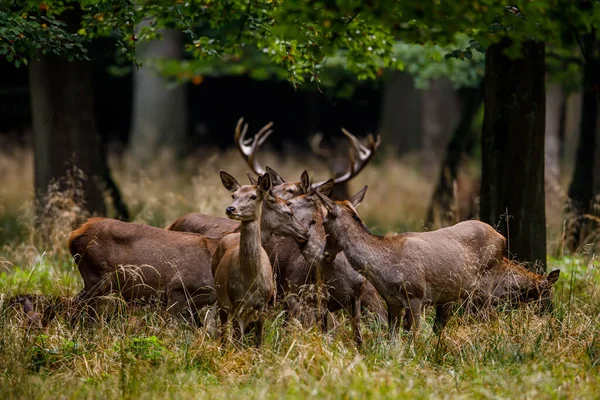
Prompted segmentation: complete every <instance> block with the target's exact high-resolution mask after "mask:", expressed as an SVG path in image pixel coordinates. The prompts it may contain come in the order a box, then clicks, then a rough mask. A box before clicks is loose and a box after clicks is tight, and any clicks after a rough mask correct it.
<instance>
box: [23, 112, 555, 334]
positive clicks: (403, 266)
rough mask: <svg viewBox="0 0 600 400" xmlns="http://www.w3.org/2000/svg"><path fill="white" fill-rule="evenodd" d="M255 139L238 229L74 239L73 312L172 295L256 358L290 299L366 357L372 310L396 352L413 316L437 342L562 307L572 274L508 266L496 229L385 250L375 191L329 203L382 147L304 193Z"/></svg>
mask: <svg viewBox="0 0 600 400" xmlns="http://www.w3.org/2000/svg"><path fill="white" fill-rule="evenodd" d="M242 125H243V119H240V120H239V121H238V123H237V126H236V130H235V139H236V144H237V146H238V148H239V150H240V152H241V153H242V155H243V156H244V158H245V160H246V162H247V163H248V165H249V166H250V167H251V168H252V169H253V171H254V172H255V173H256V174H258V178H257V179H255V178H253V177H252V176H250V175H248V177H249V179H250V184H248V185H241V184H240V183H238V181H237V180H236V179H235V178H234V177H233V176H231V175H229V174H228V173H226V172H224V171H221V181H222V183H223V185H224V186H225V188H226V189H227V190H228V191H230V192H231V193H232V202H231V204H230V205H229V206H227V207H226V209H225V214H226V215H227V217H228V218H221V217H214V216H209V215H203V214H198V213H192V214H187V215H184V216H182V217H180V218H178V219H177V220H176V221H174V222H173V223H172V224H171V225H170V226H168V227H167V228H166V229H160V228H155V227H151V226H146V225H142V224H135V223H127V222H121V221H117V220H112V219H105V218H92V219H90V220H88V221H87V222H86V223H84V224H83V225H82V226H81V227H80V228H79V229H77V230H75V231H73V232H72V233H71V234H70V237H69V249H70V252H71V254H72V255H73V256H74V258H75V261H76V262H77V265H78V268H79V272H80V273H81V276H82V278H83V282H84V289H83V290H82V292H81V293H80V294H79V295H78V296H77V297H76V298H75V300H74V304H77V305H78V307H79V306H83V305H86V306H88V307H87V309H88V310H89V313H90V314H92V315H94V310H95V308H96V305H97V303H98V301H99V300H100V299H101V298H102V297H103V296H104V295H106V294H108V293H110V292H118V293H120V294H121V295H122V296H123V297H124V299H125V300H127V301H133V300H136V299H147V298H150V297H152V296H156V295H159V296H160V298H161V299H162V300H163V301H164V302H165V303H166V306H167V308H168V309H169V310H170V312H171V313H172V314H173V315H181V314H182V313H190V312H191V313H192V314H193V315H196V314H197V313H198V312H199V310H200V309H201V308H203V307H205V306H209V305H211V304H213V303H215V302H216V303H217V305H218V310H219V319H220V322H221V332H222V333H221V334H222V335H224V334H225V333H226V330H227V327H228V322H229V320H231V321H232V322H233V331H234V334H233V336H234V338H235V339H237V340H238V341H241V340H242V338H243V336H244V332H249V331H251V330H254V334H255V344H256V345H257V346H260V344H261V341H262V331H263V324H264V315H265V309H266V308H267V307H269V306H270V305H271V304H272V303H273V300H274V297H275V296H274V294H275V293H277V294H278V295H281V296H282V297H283V299H284V301H283V303H284V305H285V308H286V310H287V311H288V316H289V317H293V318H296V319H298V320H300V321H301V322H302V323H303V324H314V323H316V322H317V321H320V323H321V324H322V328H323V329H327V314H326V312H325V310H328V311H336V310H338V309H345V310H347V311H348V312H349V313H350V315H351V323H352V328H353V333H354V338H355V341H356V343H357V344H358V345H360V344H361V342H362V339H361V329H360V320H361V309H362V308H365V309H368V310H370V311H372V312H374V313H376V315H377V316H378V317H379V318H381V319H382V320H384V319H385V318H387V322H388V324H389V333H390V337H391V338H393V337H395V335H396V331H397V325H398V321H399V318H400V317H401V314H402V311H404V320H403V322H404V323H403V326H404V329H406V330H410V329H411V328H413V329H414V330H415V331H416V330H417V329H418V328H419V322H420V318H421V312H422V310H423V308H424V307H425V306H426V305H432V306H434V307H435V311H436V314H435V321H434V330H435V331H436V332H440V331H441V329H442V328H443V327H444V326H445V324H446V322H447V320H448V318H449V316H450V313H451V311H452V308H453V306H454V305H456V304H458V303H463V302H465V301H468V302H467V303H465V304H468V305H469V307H474V309H475V310H484V309H486V308H487V307H490V306H492V305H494V304H497V303H498V302H508V303H511V304H516V303H525V302H529V301H534V300H535V301H539V302H540V304H541V305H542V306H543V308H546V309H548V308H550V307H551V304H552V303H551V294H552V286H553V284H554V283H555V282H556V280H557V279H558V277H559V272H560V271H559V270H554V271H552V272H550V274H548V275H547V276H542V275H538V274H535V273H533V272H530V271H529V270H527V269H525V268H523V267H522V266H520V265H518V264H517V263H514V262H511V261H509V260H508V259H507V258H506V255H507V250H506V240H505V238H504V237H503V236H502V235H500V234H499V233H498V232H496V231H495V230H494V228H492V227H491V226H489V225H487V224H485V223H482V222H479V221H466V222H461V223H458V224H456V225H454V226H451V227H448V228H443V229H439V230H436V231H431V232H420V233H412V232H410V233H403V234H399V235H395V236H385V237H382V236H376V235H374V234H372V233H371V232H370V231H369V229H368V228H367V227H366V226H365V224H364V223H363V222H362V220H361V219H360V217H359V216H358V214H357V211H356V207H357V206H358V205H359V204H360V203H361V202H362V201H363V199H364V196H365V194H366V191H367V187H366V186H365V187H364V188H363V189H362V190H360V191H359V192H358V193H356V194H355V195H354V196H352V197H351V198H350V199H348V200H337V201H336V200H332V199H331V198H330V197H328V195H329V194H330V192H331V191H332V189H333V187H334V185H336V184H337V185H339V184H343V183H345V182H347V181H348V180H350V179H351V178H353V177H354V176H356V175H357V174H358V173H359V172H360V171H361V170H362V169H363V168H364V167H365V165H367V163H368V162H369V160H370V159H371V158H372V157H373V155H374V154H375V152H376V151H377V149H378V147H379V144H380V140H379V137H377V139H376V140H375V139H374V138H373V137H372V136H369V138H368V144H367V145H365V144H363V143H362V142H361V141H360V140H358V139H357V138H356V137H354V136H353V135H351V134H350V133H349V132H347V131H344V134H345V135H346V136H347V137H348V138H349V139H350V144H351V146H350V151H349V159H350V163H349V168H348V170H347V172H345V173H343V174H340V175H339V176H337V177H336V178H334V179H329V180H328V181H325V182H319V183H312V184H311V182H310V179H309V176H308V173H307V172H306V171H304V172H303V173H302V176H301V179H300V181H299V182H288V181H286V180H284V179H283V178H282V177H281V176H280V175H279V174H277V173H276V172H275V171H274V170H272V169H270V168H269V167H267V168H266V170H264V169H263V168H262V167H261V166H260V165H259V164H258V163H257V162H256V159H255V155H256V151H257V149H258V148H259V147H260V145H261V144H262V143H263V142H264V141H265V140H266V139H267V137H268V136H269V134H270V133H271V132H272V131H271V124H268V125H266V126H265V127H263V128H262V129H261V130H260V131H259V132H258V133H257V134H256V135H255V136H254V137H253V138H248V139H247V138H246V133H247V130H248V125H247V124H245V125H244V126H243V128H242ZM390 212H393V210H390ZM307 284H311V285H310V286H305V285H307ZM307 287H308V288H315V287H316V288H322V289H323V291H324V292H325V294H324V295H323V296H313V297H314V298H316V300H312V301H309V302H308V304H307V302H306V301H304V302H303V301H301V297H302V296H301V292H302V291H303V290H305V289H306V288H307ZM316 292H319V290H316ZM382 299H383V301H382ZM23 306H24V309H25V308H26V307H25V304H23ZM386 308H387V310H386ZM27 311H28V310H26V312H27ZM30 311H31V304H30V303H29V312H30Z"/></svg>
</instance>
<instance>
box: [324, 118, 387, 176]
mask: <svg viewBox="0 0 600 400" xmlns="http://www.w3.org/2000/svg"><path fill="white" fill-rule="evenodd" d="M342 132H343V133H344V135H346V137H347V138H348V139H350V143H351V145H352V146H351V148H350V150H349V152H348V157H349V158H350V167H349V168H348V171H346V172H345V173H344V174H342V175H340V176H338V177H337V178H335V179H334V182H335V183H336V184H339V183H344V182H347V181H349V180H350V179H352V178H354V177H355V176H356V175H358V173H359V172H360V171H362V170H363V168H365V167H366V166H367V164H368V163H369V161H370V160H371V158H373V156H374V155H375V153H376V152H377V149H378V148H379V145H380V144H381V136H380V135H377V137H376V138H373V135H371V134H369V136H368V137H367V145H366V146H365V145H364V144H362V143H361V141H360V140H359V139H358V138H357V137H356V136H354V135H353V134H351V133H350V132H348V131H347V130H346V129H345V128H342ZM323 183H324V182H318V183H313V185H312V187H317V186H320V185H321V184H323Z"/></svg>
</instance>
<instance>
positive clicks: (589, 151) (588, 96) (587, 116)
mask: <svg viewBox="0 0 600 400" xmlns="http://www.w3.org/2000/svg"><path fill="white" fill-rule="evenodd" d="M582 43H583V49H584V51H585V53H586V60H585V65H584V67H583V99H582V103H581V125H580V128H579V143H578V145H577V156H576V157H575V169H574V171H573V178H572V180H571V185H570V186H569V205H568V207H567V209H568V213H569V218H568V220H569V223H568V226H567V234H566V237H565V240H566V245H567V248H568V249H569V250H570V251H571V252H574V251H576V250H577V249H579V248H580V247H581V246H582V245H584V244H585V236H586V233H585V229H584V224H585V220H584V215H585V214H586V213H587V212H589V210H590V203H591V201H592V198H593V196H594V156H595V155H596V123H597V120H598V90H599V89H598V88H599V85H600V71H598V69H599V68H600V59H598V57H597V56H596V55H595V54H596V53H595V38H594V32H593V31H592V32H591V33H590V34H587V35H584V36H583V37H582Z"/></svg>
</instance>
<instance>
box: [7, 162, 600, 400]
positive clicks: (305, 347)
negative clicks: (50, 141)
mask: <svg viewBox="0 0 600 400" xmlns="http://www.w3.org/2000/svg"><path fill="white" fill-rule="evenodd" d="M28 154H29V153H28V152H26V151H24V152H23V153H22V154H21V155H20V156H21V157H25V158H24V159H27V157H30V155H28ZM30 160H31V159H30V158H29V161H30ZM266 160H267V161H265V164H268V165H277V167H278V168H277V170H278V171H279V172H280V173H281V174H282V175H283V176H284V177H288V179H293V178H294V177H297V176H299V175H300V172H301V169H300V167H299V165H298V164H297V163H296V162H294V161H288V162H286V163H283V164H282V163H281V162H277V161H276V160H275V159H274V158H273V157H272V156H269V155H267V156H266ZM118 161H119V160H112V162H113V168H114V170H115V176H116V178H117V180H118V182H119V184H120V186H121V188H122V189H123V194H124V196H125V199H126V201H127V204H128V205H129V206H130V207H131V210H132V212H133V214H134V215H135V219H136V221H138V222H146V223H151V224H153V225H156V226H165V225H166V224H167V223H169V222H170V221H171V220H173V219H174V218H176V217H177V216H179V215H181V214H183V213H185V212H189V211H200V212H206V213H211V214H214V215H220V214H222V208H223V207H224V206H225V205H226V204H227V202H228V197H227V196H228V193H227V192H226V191H225V190H224V189H223V188H222V187H221V185H220V183H219V181H218V177H217V176H218V174H217V172H218V169H219V168H223V169H225V170H227V171H228V172H231V173H232V174H234V176H238V177H240V181H241V180H242V179H241V177H242V176H244V175H243V174H244V173H245V166H243V165H242V164H241V163H240V161H239V160H238V156H237V155H236V154H233V153H228V154H225V155H222V156H221V157H220V158H214V159H209V160H205V161H203V162H202V163H196V162H194V160H188V161H186V162H185V163H184V165H183V166H182V167H181V168H180V169H179V170H177V171H175V170H170V169H168V168H164V166H165V165H168V160H162V161H159V162H157V163H156V165H155V166H153V167H152V168H154V169H151V170H147V171H145V172H144V173H143V174H138V173H135V174H134V173H131V172H128V171H131V169H128V168H126V167H123V166H122V165H121V164H120V163H119V162H118ZM12 163H16V159H12ZM12 165H14V164H11V158H10V157H8V156H4V157H0V181H2V182H3V186H2V188H0V227H1V230H0V239H1V240H0V398H7V399H10V398H28V399H38V398H39V399H42V398H52V399H54V398H102V399H106V398H136V399H137V398H141V399H145V398H177V399H186V398H199V397H201V398H260V399H263V398H282V397H285V398H307V397H311V398H313V397H318V398H349V399H350V398H394V399H396V398H427V399H429V398H532V399H533V398H536V399H537V398H584V399H585V398H597V393H600V381H599V377H600V337H599V336H600V335H599V334H600V321H599V315H600V295H599V292H600V285H599V282H598V280H599V279H600V273H599V272H598V267H599V265H600V264H599V263H598V261H597V260H596V259H595V257H594V256H593V255H591V254H583V255H578V256H569V257H564V258H560V259H554V258H551V259H549V261H548V263H549V269H551V268H561V278H560V279H559V281H558V283H557V287H556V291H555V305H556V307H555V311H554V313H553V315H545V316H538V315H536V314H535V313H534V312H533V310H532V309H529V308H524V309H520V310H516V311H499V312H497V313H496V315H493V316H492V317H491V318H490V319H489V320H488V321H478V320H471V319H469V318H468V317H467V316H462V315H456V316H455V317H453V318H452V319H451V321H450V323H449V325H448V326H447V329H446V330H445V331H444V334H443V335H442V336H441V337H437V336H435V335H434V334H433V332H432V329H431V325H432V321H431V320H432V315H431V313H430V312H428V313H427V314H426V316H427V320H426V321H425V323H424V324H423V329H422V330H421V331H420V332H419V334H418V336H417V337H416V338H414V337H413V336H412V335H406V334H404V335H401V336H400V338H399V339H398V340H397V342H395V343H390V342H389V341H388V340H387V338H386V334H385V330H386V327H385V326H382V325H380V324H379V323H378V322H377V321H376V319H375V318H372V317H371V316H367V317H366V318H365V322H364V325H363V336H364V347H363V349H360V350H359V349H357V348H356V347H355V346H354V343H353V337H352V333H351V330H350V324H349V321H348V318H347V316H345V315H343V314H338V315H336V316H334V319H335V321H336V323H335V324H334V327H333V329H332V330H331V332H329V333H327V334H322V333H321V332H320V331H319V330H318V329H316V328H313V329H302V328H299V327H297V326H296V325H294V324H285V323H284V320H283V314H282V312H281V309H280V308H279V307H277V308H275V309H273V310H270V311H269V317H268V319H267V323H266V332H265V343H264V346H263V348H261V349H260V350H256V349H252V348H246V347H244V348H236V347H234V346H232V345H230V346H220V345H219V343H218V342H217V341H215V340H214V339H213V338H212V337H211V336H210V335H208V334H207V333H206V332H205V331H204V330H203V329H201V328H196V327H193V326H191V325H189V324H186V323H183V322H180V321H177V320H174V319H171V318H170V317H169V316H168V314H167V313H166V312H165V311H164V310H161V309H156V308H150V307H142V306H137V307H134V308H125V307H123V305H122V303H121V302H120V301H119V300H118V299H112V300H111V301H109V303H110V304H112V305H114V307H113V310H112V311H110V312H109V311H107V312H105V313H104V314H103V315H102V317H101V318H100V321H99V322H98V323H96V324H74V325H71V324H70V322H69V321H68V320H67V318H66V317H64V316H61V315H59V317H58V318H56V319H55V320H53V321H52V323H51V324H50V325H49V326H48V327H46V328H44V329H38V328H34V327H28V326H27V324H26V323H25V322H26V316H25V315H24V314H23V313H22V311H21V310H20V309H16V308H14V307H11V306H9V304H8V300H9V299H10V298H11V297H12V296H14V295H17V294H20V293H31V294H36V295H40V298H39V299H37V301H38V304H37V305H36V308H38V309H40V308H39V307H40V304H42V303H43V302H45V301H50V300H49V299H57V298H60V297H65V296H66V297H69V296H73V295H75V294H77V292H78V291H79V290H80V289H81V287H82V282H81V278H80V277H79V274H78V272H77V270H76V268H75V267H74V265H73V262H72V261H71V259H70V255H69V254H68V251H67V249H66V243H65V242H66V236H67V235H68V232H69V231H70V229H71V224H73V223H74V221H75V220H76V219H77V217H78V216H77V215H76V214H77V212H74V211H73V210H72V209H71V208H70V207H72V203H70V202H69V199H68V196H64V195H62V194H55V197H54V198H53V199H54V203H53V207H54V208H53V212H52V214H51V215H52V218H49V219H48V221H46V222H45V224H46V225H44V226H43V227H42V228H41V229H42V230H44V234H45V235H44V236H45V237H47V239H46V240H45V241H41V240H39V238H38V236H39V235H38V233H39V231H37V230H36V229H34V228H33V224H32V221H33V219H32V218H33V217H32V214H33V213H32V203H31V197H32V196H31V193H32V189H31V187H32V184H31V181H32V178H31V177H32V171H31V169H30V167H25V168H23V167H19V168H16V167H14V166H12ZM309 165H310V170H311V171H319V170H320V169H321V168H322V166H320V165H319V164H317V163H316V162H310V163H309ZM319 178H325V176H322V177H319ZM5 182H6V185H4V183H5ZM367 182H368V183H369V192H368V193H367V198H366V201H365V203H364V204H363V205H361V208H362V211H361V214H362V215H363V216H364V217H365V220H367V221H368V223H369V224H370V225H371V226H375V227H376V228H377V230H378V231H380V232H387V231H392V230H397V229H398V227H403V228H402V229H404V227H405V228H406V229H415V230H419V227H420V226H422V216H423V215H424V213H425V207H426V205H427V204H426V203H427V202H424V201H423V199H424V198H427V199H428V198H429V195H430V193H431V190H432V188H431V187H430V186H429V183H427V184H426V183H424V182H427V181H426V180H424V179H423V177H422V176H420V175H419V174H418V173H417V172H415V171H414V170H412V169H411V168H410V167H408V166H406V165H405V164H402V163H400V162H398V161H394V160H383V161H382V162H381V163H380V164H379V165H377V166H373V167H370V168H367V169H366V170H365V171H364V172H363V174H361V176H359V177H358V179H357V180H356V182H353V184H352V186H353V188H354V189H355V190H356V189H358V188H360V187H362V185H363V184H365V183H367ZM390 193H394V196H390V195H389V194H390ZM61 196H63V197H61ZM369 199H370V200H369ZM559 226H560V224H559ZM54 301H56V300H54ZM115 309H116V311H115Z"/></svg>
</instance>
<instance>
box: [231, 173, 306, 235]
mask: <svg viewBox="0 0 600 400" xmlns="http://www.w3.org/2000/svg"><path fill="white" fill-rule="evenodd" d="M249 178H250V182H251V185H244V186H242V185H240V184H239V183H238V182H237V181H236V179H235V178H234V177H233V176H231V175H229V174H228V173H227V172H224V171H221V181H222V183H223V186H225V188H226V189H227V190H229V191H230V192H233V194H232V196H231V197H232V198H233V203H231V205H230V206H228V207H227V208H226V210H225V213H226V214H227V216H228V217H229V218H231V219H237V220H239V221H254V220H256V218H258V217H259V215H260V216H262V219H261V224H262V229H263V230H264V231H268V232H269V233H270V234H272V235H276V236H289V237H293V238H295V239H296V240H297V241H299V242H305V241H306V240H308V231H307V229H306V227H305V226H304V225H302V224H301V223H300V222H299V221H298V219H296V218H295V217H294V214H293V213H292V210H291V209H290V208H289V207H288V205H287V204H286V203H285V200H284V199H282V198H280V197H277V196H275V195H274V194H273V192H272V190H271V179H270V176H269V174H263V175H261V176H260V177H259V178H258V180H256V179H254V178H252V177H251V176H249ZM258 204H260V205H261V206H262V210H261V211H260V212H259V213H257V210H258V209H260V208H261V207H258Z"/></svg>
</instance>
